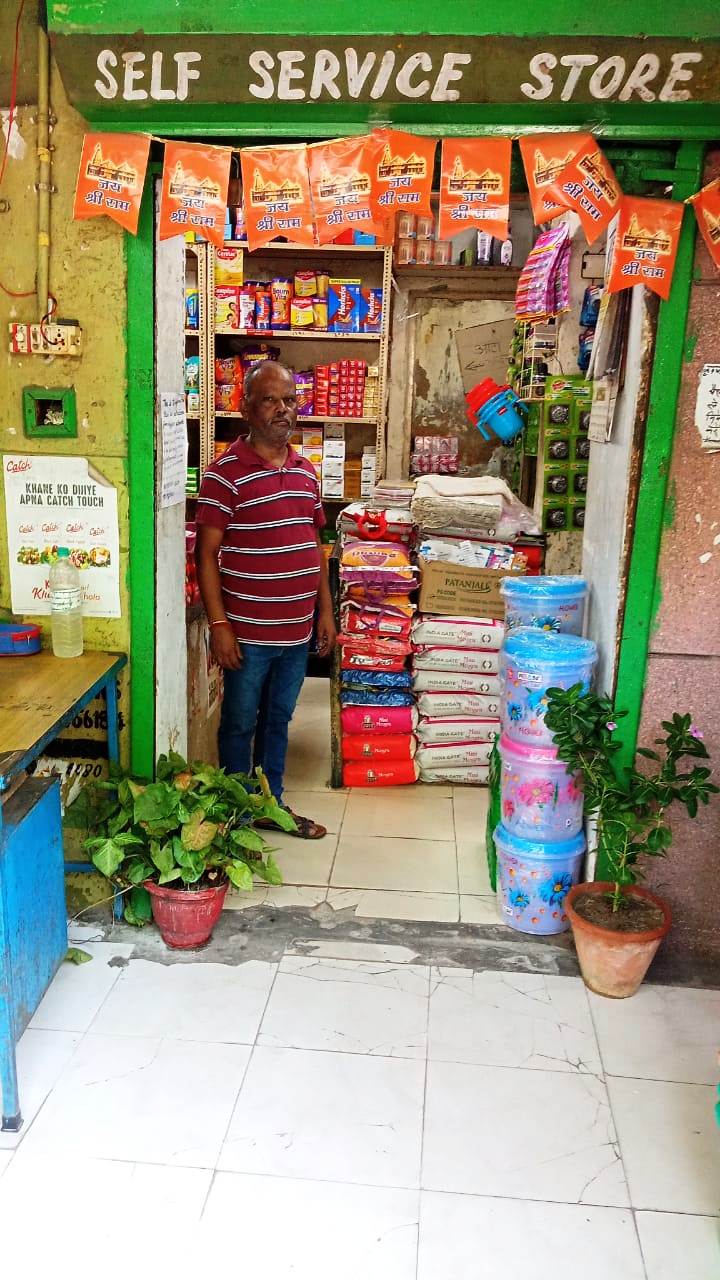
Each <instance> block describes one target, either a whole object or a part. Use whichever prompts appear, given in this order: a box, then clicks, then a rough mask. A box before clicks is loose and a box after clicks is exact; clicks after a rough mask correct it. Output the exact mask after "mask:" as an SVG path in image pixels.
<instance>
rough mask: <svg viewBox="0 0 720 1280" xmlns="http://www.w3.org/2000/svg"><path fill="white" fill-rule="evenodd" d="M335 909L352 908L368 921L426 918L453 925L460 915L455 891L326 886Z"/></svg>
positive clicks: (329, 902) (331, 904)
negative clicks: (385, 890) (411, 890)
mask: <svg viewBox="0 0 720 1280" xmlns="http://www.w3.org/2000/svg"><path fill="white" fill-rule="evenodd" d="M327 901H328V906H331V907H332V908H333V910H334V911H346V910H347V909H348V908H349V907H353V908H354V909H355V915H356V916H358V917H360V916H364V917H365V918H366V919H369V920H428V921H438V922H443V923H448V924H453V923H455V922H456V921H457V919H458V915H459V902H458V895H457V894H456V893H398V892H387V893H386V892H384V891H383V890H380V889H329V890H328V895H327Z"/></svg>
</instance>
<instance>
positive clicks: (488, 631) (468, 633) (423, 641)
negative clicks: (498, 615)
mask: <svg viewBox="0 0 720 1280" xmlns="http://www.w3.org/2000/svg"><path fill="white" fill-rule="evenodd" d="M504 635H505V628H504V626H503V624H502V622H494V621H493V620H492V619H491V618H487V619H486V618H443V617H433V616H432V615H431V614H418V616H417V618H416V619H415V621H414V622H413V626H412V640H413V644H416V645H441V646H446V645H449V646H455V645H458V646H460V647H461V648H462V649H499V648H500V646H501V645H502V642H503V637H504Z"/></svg>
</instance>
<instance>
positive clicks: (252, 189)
mask: <svg viewBox="0 0 720 1280" xmlns="http://www.w3.org/2000/svg"><path fill="white" fill-rule="evenodd" d="M240 168H241V171H242V188H243V210H244V213H245V230H246V232H247V241H248V249H249V250H250V252H251V253H252V251H253V249H261V248H262V246H263V245H264V244H269V243H270V241H271V240H275V239H276V238H277V237H278V236H285V237H286V238H287V239H288V240H290V241H291V242H292V243H293V244H298V245H305V246H307V247H308V248H313V246H314V245H315V243H316V241H315V232H314V225H313V206H312V199H311V197H310V176H309V173H308V158H307V146H306V144H305V143H304V142H303V143H300V145H299V146H277V147H245V148H244V149H243V150H242V151H241V152H240Z"/></svg>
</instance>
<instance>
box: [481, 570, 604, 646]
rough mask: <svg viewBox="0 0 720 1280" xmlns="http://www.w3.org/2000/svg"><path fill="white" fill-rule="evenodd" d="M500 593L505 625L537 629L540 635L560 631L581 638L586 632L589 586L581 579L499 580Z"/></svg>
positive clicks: (551, 576) (509, 628)
mask: <svg viewBox="0 0 720 1280" xmlns="http://www.w3.org/2000/svg"><path fill="white" fill-rule="evenodd" d="M500 591H501V594H502V596H503V598H504V600H505V625H506V626H507V628H508V631H513V630H514V629H515V628H516V627H537V628H538V630H540V631H562V632H564V633H565V634H566V635H573V636H581V635H582V634H583V631H584V629H585V604H586V601H587V597H588V585H587V582H586V581H585V579H584V578H578V577H570V576H568V577H561V576H559V575H556V576H553V575H550V574H548V575H545V576H544V577H543V576H540V577H537V578H533V577H522V578H502V579H501V580H500Z"/></svg>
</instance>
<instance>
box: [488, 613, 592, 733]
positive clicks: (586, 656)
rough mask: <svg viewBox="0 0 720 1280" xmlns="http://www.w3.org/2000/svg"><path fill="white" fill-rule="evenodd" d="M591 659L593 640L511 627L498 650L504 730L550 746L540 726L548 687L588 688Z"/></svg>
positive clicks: (545, 705)
mask: <svg viewBox="0 0 720 1280" xmlns="http://www.w3.org/2000/svg"><path fill="white" fill-rule="evenodd" d="M596 663H597V646H596V645H595V644H594V643H593V641H592V640H583V639H582V637H581V636H568V635H562V634H560V635H558V633H557V632H555V631H538V630H536V629H535V628H534V627H519V628H518V630H517V631H511V632H510V634H509V635H508V636H507V637H506V640H505V644H504V645H503V649H502V653H501V654H500V681H501V686H502V703H503V708H502V725H503V731H504V732H505V733H506V734H507V736H508V737H509V738H512V740H513V742H525V743H529V744H530V745H531V746H536V747H551V746H553V738H552V734H551V733H550V730H549V729H546V727H545V712H546V711H547V691H548V689H553V688H555V689H569V688H570V687H571V685H574V684H582V685H583V687H584V689H585V690H587V689H589V688H590V685H591V683H592V676H593V671H594V669H595V664H596Z"/></svg>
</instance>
